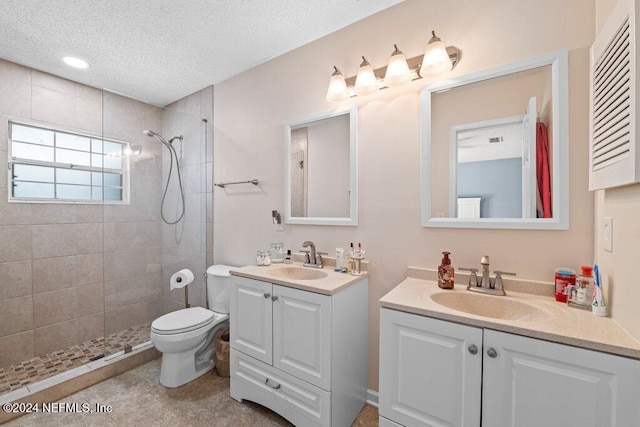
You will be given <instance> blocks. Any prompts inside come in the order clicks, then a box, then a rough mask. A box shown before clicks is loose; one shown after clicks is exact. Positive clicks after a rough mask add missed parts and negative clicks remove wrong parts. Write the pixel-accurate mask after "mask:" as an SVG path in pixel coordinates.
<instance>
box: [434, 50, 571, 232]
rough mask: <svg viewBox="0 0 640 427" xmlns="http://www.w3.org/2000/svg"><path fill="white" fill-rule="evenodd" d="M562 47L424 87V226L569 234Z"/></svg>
mask: <svg viewBox="0 0 640 427" xmlns="http://www.w3.org/2000/svg"><path fill="white" fill-rule="evenodd" d="M567 80H568V70H567V52H566V50H564V51H560V52H554V53H550V54H546V55H541V56H538V57H534V58H530V59H526V60H523V61H518V62H515V63H512V64H508V65H505V66H501V67H497V68H493V69H489V70H485V71H481V72H477V73H473V74H468V75H466V76H461V77H458V78H455V79H453V80H446V81H441V82H437V83H434V84H431V85H429V86H426V87H425V88H424V89H423V90H422V94H421V96H422V123H423V127H422V132H423V135H422V149H423V151H422V225H423V226H425V227H456V228H520V229H563V230H566V229H568V226H569V224H568V218H569V203H568V196H569V193H568V144H569V140H568V111H567V105H568V88H567Z"/></svg>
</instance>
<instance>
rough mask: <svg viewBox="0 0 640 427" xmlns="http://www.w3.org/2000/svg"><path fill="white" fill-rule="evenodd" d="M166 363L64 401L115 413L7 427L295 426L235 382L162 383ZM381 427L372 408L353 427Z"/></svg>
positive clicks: (26, 420) (44, 417) (46, 417)
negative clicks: (247, 396)
mask: <svg viewBox="0 0 640 427" xmlns="http://www.w3.org/2000/svg"><path fill="white" fill-rule="evenodd" d="M160 360H161V359H156V360H153V361H151V362H148V363H146V364H144V365H141V366H138V367H137V368H134V369H132V370H130V371H128V372H125V373H124V374H121V375H118V376H116V377H113V378H110V379H108V380H106V381H103V382H101V383H99V384H96V385H93V386H91V387H89V388H87V389H85V390H82V391H80V392H78V393H76V394H73V395H71V396H68V397H66V398H64V399H62V400H61V402H64V403H78V404H82V403H88V404H89V406H90V407H91V408H94V407H95V405H96V404H100V405H111V407H112V408H113V409H112V412H110V413H92V414H83V413H48V414H44V413H34V414H28V415H25V416H23V417H21V418H18V419H15V420H13V421H10V422H9V423H7V424H6V426H11V427H14V426H47V427H48V426H65V427H66V426H93V425H95V426H122V425H131V426H233V427H240V426H251V427H263V426H264V427H267V426H291V425H292V424H290V423H289V422H287V421H286V420H285V419H284V418H282V417H280V416H279V415H277V414H275V413H274V412H272V411H270V410H268V409H266V408H264V407H262V406H260V405H257V404H254V403H251V402H243V403H239V402H236V401H235V400H233V399H231V397H230V396H229V379H228V378H221V377H218V376H217V375H215V374H214V373H211V374H205V375H203V376H202V377H200V378H198V379H197V380H195V381H192V382H190V383H189V384H186V385H184V386H182V387H178V388H174V389H168V388H165V387H163V386H161V385H160V383H159V382H158V378H159V376H160ZM377 425H378V411H377V410H376V408H374V407H372V406H369V405H366V406H365V407H364V408H363V410H362V412H361V413H360V415H359V416H358V418H357V419H356V421H355V422H354V423H353V426H357V427H365V426H366V427H370V426H371V427H374V426H377Z"/></svg>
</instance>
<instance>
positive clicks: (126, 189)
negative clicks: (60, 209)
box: [7, 120, 131, 205]
mask: <svg viewBox="0 0 640 427" xmlns="http://www.w3.org/2000/svg"><path fill="white" fill-rule="evenodd" d="M13 124H15V125H20V126H28V127H32V128H37V129H44V130H48V131H52V132H59V133H66V134H71V135H77V136H82V137H87V138H93V139H100V140H102V141H108V142H114V143H118V144H122V150H123V153H124V152H125V150H126V149H127V148H130V146H131V144H130V143H128V142H126V141H122V140H118V139H114V138H105V137H103V136H101V135H91V134H88V133H83V132H77V131H73V130H68V129H64V128H61V127H53V126H47V125H44V124H40V123H33V122H31V123H30V122H23V121H16V120H9V121H8V122H7V197H8V202H9V203H51V204H81V205H128V204H130V160H129V156H127V155H124V154H123V156H122V169H110V168H104V167H95V166H81V165H75V164H70V163H58V162H50V161H42V160H32V159H22V158H17V157H13V155H12V149H13V138H12V125H13ZM18 142H19V141H18ZM52 148H53V149H54V150H55V149H56V145H55V142H54V145H53V146H52ZM66 149H68V148H65V150H66ZM69 150H72V151H80V150H73V149H69ZM83 152H84V151H83ZM90 154H91V152H90ZM15 164H18V165H29V166H47V167H51V168H58V169H74V170H82V171H87V172H106V173H115V174H121V175H122V200H104V199H102V200H93V199H89V200H86V199H62V198H35V197H34V198H26V197H14V196H13V165H15ZM54 177H55V174H54ZM53 185H54V188H55V186H56V185H57V182H56V181H55V178H54V182H53ZM65 185H66V184H65ZM69 185H74V184H69ZM91 187H92V186H89V188H91ZM103 188H104V186H103Z"/></svg>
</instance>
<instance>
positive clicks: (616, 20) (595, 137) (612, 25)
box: [589, 0, 640, 190]
mask: <svg viewBox="0 0 640 427" xmlns="http://www.w3.org/2000/svg"><path fill="white" fill-rule="evenodd" d="M635 47H636V40H635V0H620V1H619V2H618V4H617V5H616V8H615V9H614V11H613V12H612V13H611V16H610V17H609V19H608V20H607V22H606V24H605V25H604V27H603V29H602V31H601V33H600V34H599V35H598V37H597V38H596V41H595V43H594V44H593V46H592V47H591V114H590V127H591V129H590V134H591V138H590V139H591V141H590V142H591V143H590V156H589V189H591V190H597V189H601V188H609V187H616V186H620V185H626V184H631V183H634V182H638V181H639V179H638V178H640V177H639V176H638V163H639V162H638V159H637V153H638V152H639V150H638V149H637V147H636V141H635V125H636V113H635V111H636V106H635V104H636V100H637V96H636V94H635V88H636V75H635V73H636V64H635Z"/></svg>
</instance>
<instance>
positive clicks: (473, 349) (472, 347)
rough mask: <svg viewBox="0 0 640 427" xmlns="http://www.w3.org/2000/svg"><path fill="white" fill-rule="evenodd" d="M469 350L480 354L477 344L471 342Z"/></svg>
mask: <svg viewBox="0 0 640 427" xmlns="http://www.w3.org/2000/svg"><path fill="white" fill-rule="evenodd" d="M468 350H469V353H471V354H478V347H477V346H476V345H475V344H471V345H470V346H469V348H468Z"/></svg>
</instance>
